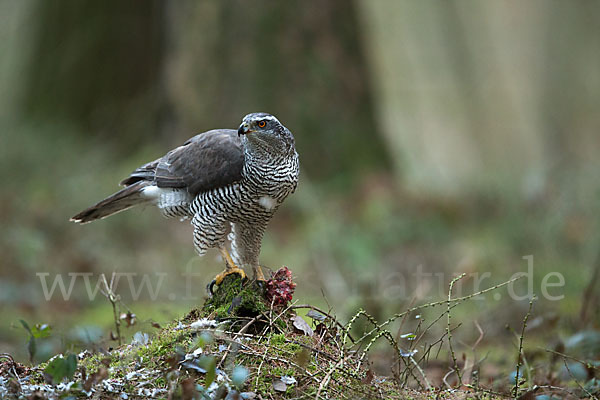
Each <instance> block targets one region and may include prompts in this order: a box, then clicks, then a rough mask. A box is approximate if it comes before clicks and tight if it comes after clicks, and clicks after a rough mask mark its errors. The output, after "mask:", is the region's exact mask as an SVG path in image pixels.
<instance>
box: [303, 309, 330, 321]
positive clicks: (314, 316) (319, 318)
mask: <svg viewBox="0 0 600 400" xmlns="http://www.w3.org/2000/svg"><path fill="white" fill-rule="evenodd" d="M306 316H307V317H310V318H312V319H316V320H317V321H325V320H326V319H327V316H325V315H323V314H321V313H320V312H317V311H315V310H309V311H308V312H307V313H306Z"/></svg>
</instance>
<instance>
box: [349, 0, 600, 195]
mask: <svg viewBox="0 0 600 400" xmlns="http://www.w3.org/2000/svg"><path fill="white" fill-rule="evenodd" d="M574 3H577V4H574ZM356 4H357V6H358V8H359V10H360V12H359V15H361V16H362V19H361V22H362V27H363V31H364V33H365V48H367V49H368V50H369V56H370V57H369V59H370V61H371V63H370V69H371V76H372V77H373V80H374V83H375V93H376V95H375V96H374V97H375V99H376V105H377V114H378V117H379V118H380V120H381V123H382V131H383V132H384V135H385V139H386V141H387V143H388V145H389V148H390V149H391V150H392V151H393V153H394V156H393V159H394V160H395V161H396V170H397V171H398V173H399V175H400V176H401V177H402V178H403V179H404V183H405V185H406V186H407V187H409V188H411V189H413V190H416V191H424V192H426V193H429V194H432V193H433V194H437V195H443V196H447V195H450V196H454V195H460V194H462V193H464V192H465V191H466V190H469V189H481V188H482V187H485V186H487V185H490V184H492V185H493V184H494V183H493V180H499V181H500V182H503V184H504V186H503V187H504V188H506V184H508V185H509V186H510V185H513V186H515V188H517V189H520V188H523V187H527V189H528V190H531V189H532V188H533V187H534V186H536V182H539V181H540V180H542V181H543V179H544V178H545V177H548V175H549V174H550V172H551V170H550V168H551V167H554V166H555V161H554V159H556V158H557V157H560V158H562V157H565V156H566V157H570V158H571V159H570V161H569V162H570V163H571V164H572V163H573V162H574V161H576V160H575V159H577V158H578V157H580V156H581V153H580V154H578V155H572V156H569V155H566V154H565V150H566V149H565V146H564V145H563V144H565V143H573V144H577V146H579V148H580V150H582V151H584V153H587V154H588V155H589V154H593V155H594V156H595V157H596V158H597V157H598V152H599V150H598V149H599V146H598V145H599V144H600V143H599V139H598V135H597V131H598V129H597V128H598V123H599V121H600V120H599V117H598V113H595V112H592V111H591V108H593V107H595V105H596V104H597V98H598V95H599V94H600V90H598V89H599V88H598V81H599V80H598V74H597V71H598V70H600V69H599V67H600V62H599V59H598V57H599V54H600V46H599V43H598V41H599V40H600V39H599V38H600V23H599V22H600V21H598V19H599V17H598V16H599V15H600V14H599V13H598V11H599V7H598V3H593V2H585V1H581V2H560V1H545V0H538V1H530V2H520V1H517V0H507V1H498V2H479V1H460V2H459V1H456V2H436V1H427V0H425V1H418V2H415V1H397V0H382V1H369V0H357V1H356ZM580 5H581V6H583V7H580ZM593 71H596V72H593ZM590 78H591V82H590ZM593 132H596V133H595V134H593ZM566 147H567V149H568V148H570V147H572V146H566Z"/></svg>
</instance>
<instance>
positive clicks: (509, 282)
mask: <svg viewBox="0 0 600 400" xmlns="http://www.w3.org/2000/svg"><path fill="white" fill-rule="evenodd" d="M524 276H525V275H519V276H517V277H515V278H513V279H511V280H509V281H506V282H502V283H500V284H498V285H495V286H492V287H489V288H487V289H484V290H480V291H479V292H475V293H471V294H469V295H467V296H463V297H456V298H454V299H452V300H451V302H452V303H460V302H462V301H465V300H469V299H472V298H473V297H477V296H481V295H482V294H485V293H488V292H491V291H492V290H496V289H499V288H501V287H503V286H506V285H508V284H511V283H513V282H515V281H518V280H519V279H522V278H523V277H524ZM447 303H448V300H440V301H434V302H432V303H427V304H423V305H420V306H415V307H413V308H409V309H408V310H406V311H403V312H401V313H398V314H395V315H393V316H392V317H390V318H389V319H387V320H386V321H384V322H383V323H382V324H380V325H378V328H383V327H384V326H387V325H389V324H391V323H392V322H394V321H395V320H397V319H398V318H402V317H403V316H404V315H405V314H408V313H412V312H414V311H418V310H422V309H424V308H428V307H436V306H441V305H444V304H447ZM355 316H356V315H355ZM356 317H358V316H356ZM353 319H354V318H353ZM353 319H352V320H351V321H350V322H349V324H350V323H351V322H352V321H353ZM376 331H377V328H373V329H372V330H371V331H369V332H367V333H365V334H364V335H363V336H362V337H361V338H360V339H358V340H356V343H360V342H362V341H363V340H364V339H365V338H367V337H369V336H371V335H372V334H373V333H375V332H376ZM344 344H345V342H344Z"/></svg>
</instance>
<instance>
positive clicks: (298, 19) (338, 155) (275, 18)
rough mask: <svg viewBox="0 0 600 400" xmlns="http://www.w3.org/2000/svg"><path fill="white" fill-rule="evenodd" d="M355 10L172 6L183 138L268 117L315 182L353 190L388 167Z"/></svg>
mask: <svg viewBox="0 0 600 400" xmlns="http://www.w3.org/2000/svg"><path fill="white" fill-rule="evenodd" d="M356 23H357V21H356V15H355V9H354V6H353V4H352V3H348V2H347V1H346V0H334V1H327V2H323V1H318V0H310V1H306V0H294V1H285V2H274V1H264V0H261V1H259V0H257V1H252V2H248V1H241V0H228V1H217V0H212V1H203V2H198V1H177V2H169V3H168V41H167V42H168V45H167V49H168V54H167V57H166V63H167V66H166V76H167V87H168V93H169V98H170V99H171V101H172V103H173V104H174V109H175V110H176V113H177V115H176V118H175V120H177V121H179V122H180V124H181V126H180V127H179V129H178V131H181V132H190V131H192V130H204V129H211V128H215V127H221V126H226V127H236V126H237V125H238V124H239V122H240V119H241V117H242V116H243V115H245V114H246V113H249V112H254V111H267V112H271V113H273V114H275V115H276V116H278V117H279V118H280V119H281V120H282V121H283V122H284V123H285V124H286V125H287V126H288V127H289V128H290V129H291V130H292V132H294V134H295V136H296V142H297V147H298V149H299V153H300V154H301V157H302V166H303V170H304V171H306V172H308V173H309V175H311V176H313V177H315V178H320V177H328V178H331V177H334V178H337V179H342V180H343V179H346V180H350V181H351V180H352V179H354V178H355V174H356V173H359V172H363V171H364V170H366V169H369V168H370V169H377V168H382V167H386V166H387V165H388V163H387V159H386V157H385V156H386V152H385V150H384V147H383V142H382V140H381V136H380V135H379V134H377V128H376V124H375V119H374V115H373V107H372V103H371V97H370V86H369V84H368V82H367V81H366V80H365V79H364V77H365V76H367V73H366V72H367V70H366V60H365V59H364V55H363V53H362V51H361V48H360V40H359V39H360V38H359V36H358V31H357V29H356Z"/></svg>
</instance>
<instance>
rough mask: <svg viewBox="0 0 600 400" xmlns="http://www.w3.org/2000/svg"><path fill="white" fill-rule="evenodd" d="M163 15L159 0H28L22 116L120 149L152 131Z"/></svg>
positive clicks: (157, 108) (158, 103)
mask: <svg viewBox="0 0 600 400" xmlns="http://www.w3.org/2000/svg"><path fill="white" fill-rule="evenodd" d="M163 13H164V3H163V2H162V1H159V0H152V1H142V0H135V1H120V0H103V1H79V0H64V1H37V2H35V3H34V4H33V9H32V13H31V18H30V21H29V24H30V25H31V29H32V30H33V32H34V37H33V49H32V52H31V54H30V62H29V65H28V67H29V68H28V70H27V71H26V74H27V76H28V78H27V80H26V89H25V96H24V99H23V104H22V109H23V114H24V116H25V117H26V118H33V119H36V120H39V121H43V122H45V123H59V124H60V123H67V124H71V125H73V126H74V127H75V128H76V129H77V130H78V131H79V132H81V133H82V135H86V136H96V137H98V138H99V139H102V140H105V139H107V138H111V137H114V138H118V140H119V144H120V145H121V146H120V147H129V146H128V143H129V144H131V142H130V141H129V140H131V139H137V138H139V137H142V136H146V137H149V136H152V133H153V132H156V130H157V127H159V126H160V119H161V116H162V111H164V109H165V104H164V101H163V100H162V99H163V98H164V96H162V95H161V91H162V87H161V85H162V80H161V73H162V72H161V68H162V61H161V60H162V55H163V37H164V25H163V24H162V22H161V21H162V15H163Z"/></svg>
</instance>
